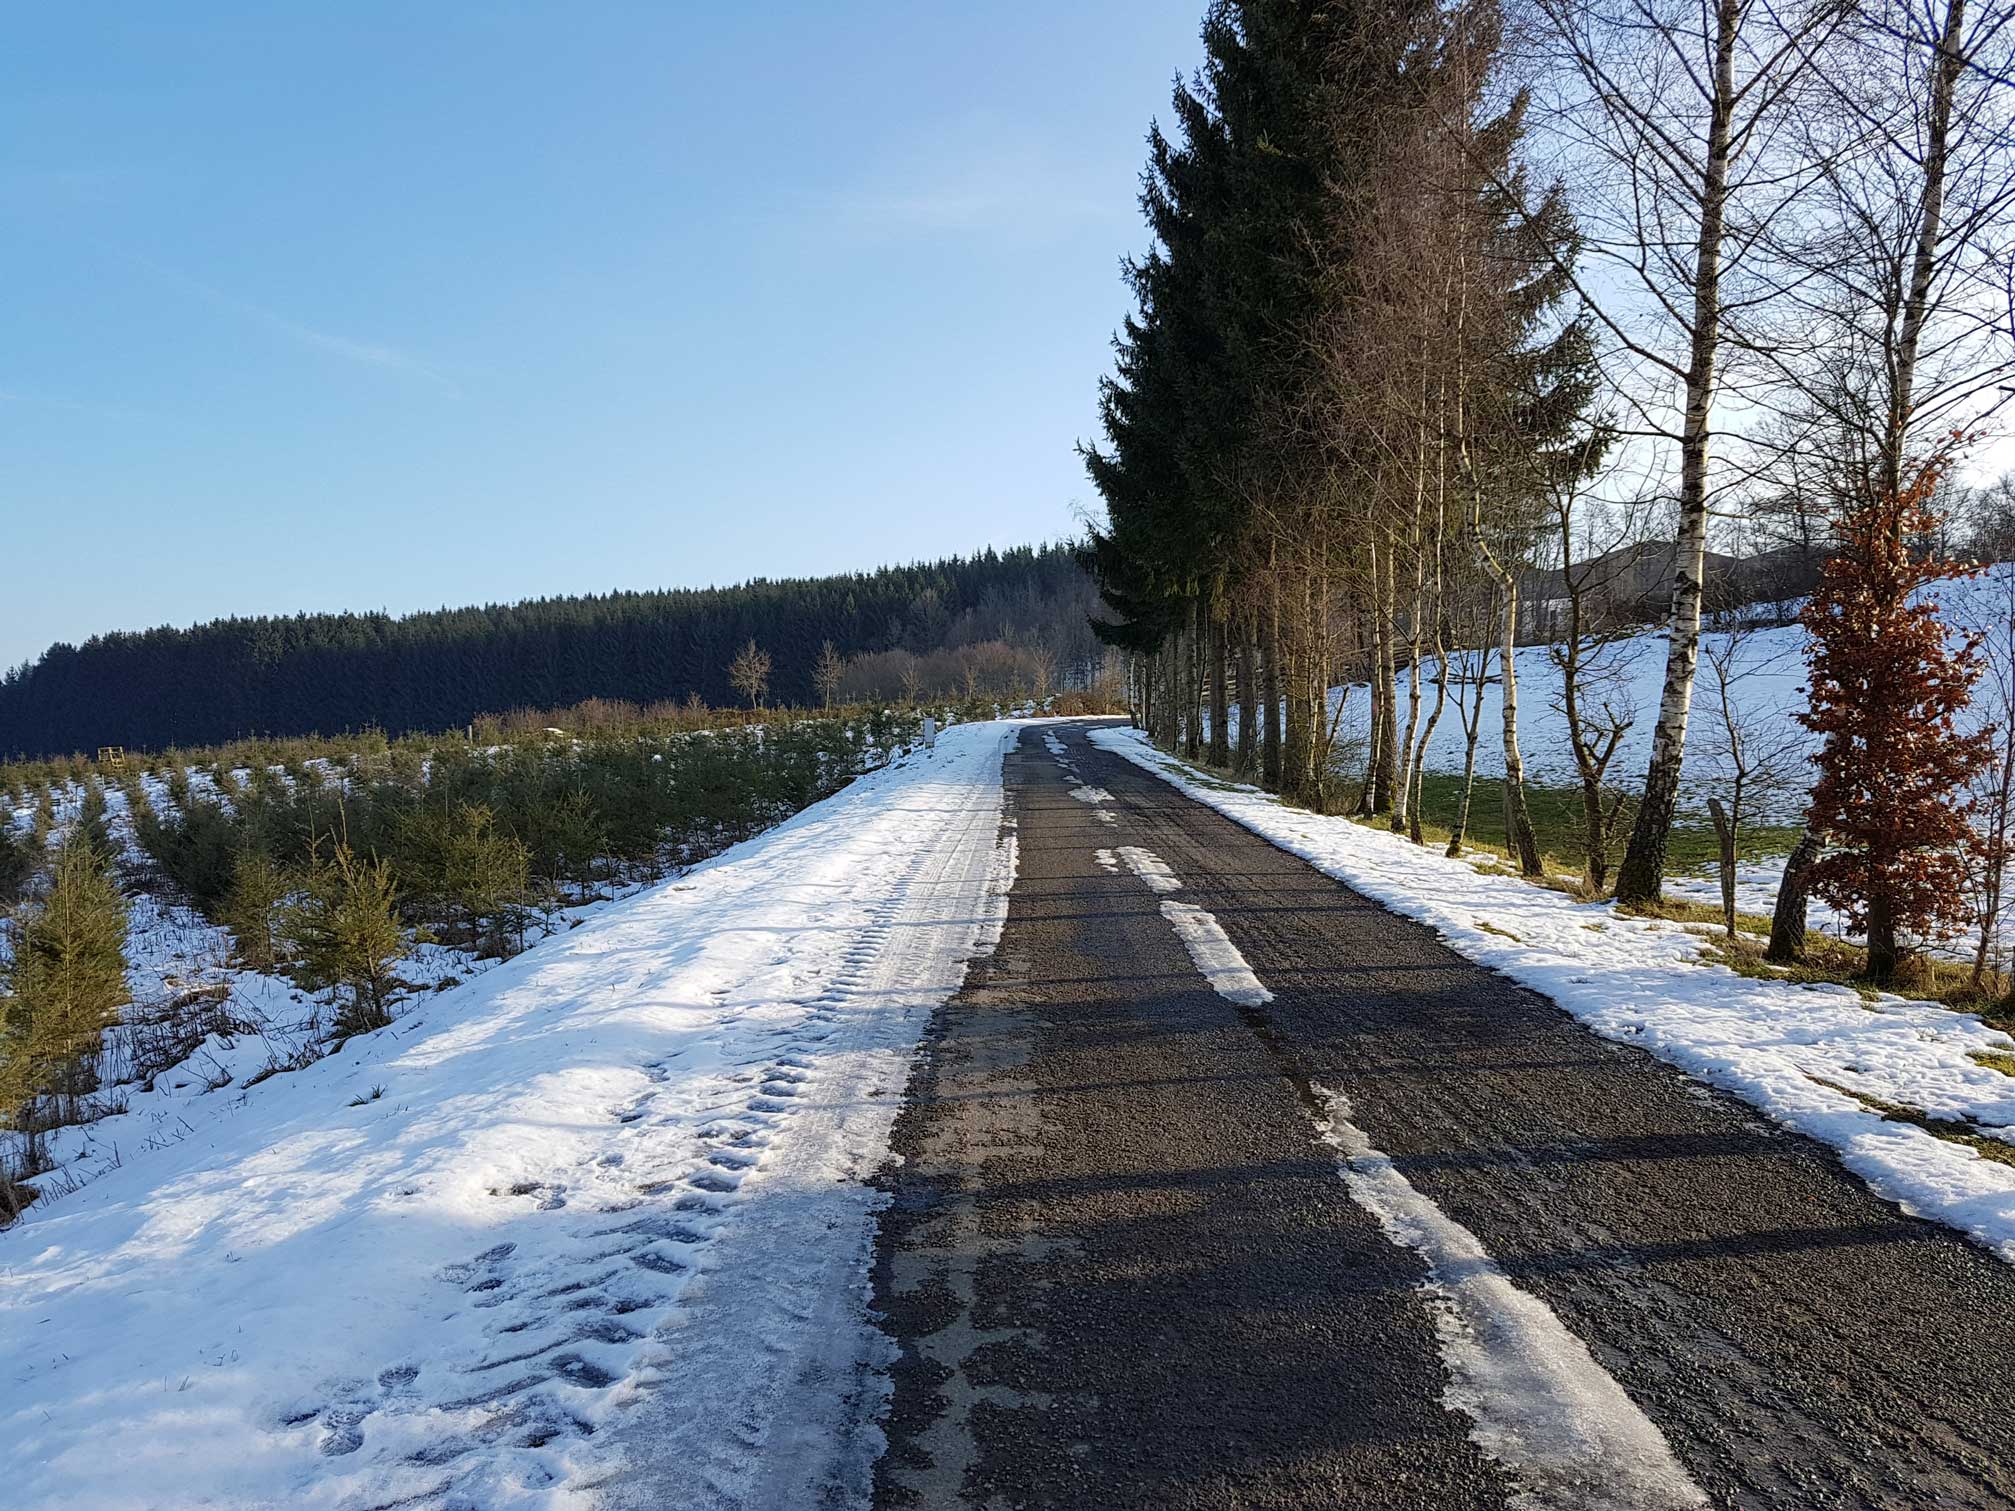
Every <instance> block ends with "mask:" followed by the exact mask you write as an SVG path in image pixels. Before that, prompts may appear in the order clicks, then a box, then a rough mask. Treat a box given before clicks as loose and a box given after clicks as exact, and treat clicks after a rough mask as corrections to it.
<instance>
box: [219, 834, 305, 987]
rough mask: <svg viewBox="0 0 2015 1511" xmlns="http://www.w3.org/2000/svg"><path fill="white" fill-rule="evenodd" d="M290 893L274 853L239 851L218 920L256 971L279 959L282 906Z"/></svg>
mask: <svg viewBox="0 0 2015 1511" xmlns="http://www.w3.org/2000/svg"><path fill="white" fill-rule="evenodd" d="M287 893H288V880H287V875H286V873H285V872H284V871H282V870H281V869H280V867H279V866H277V865H275V864H274V863H273V859H272V857H271V856H269V855H267V854H266V853H265V851H263V850H259V849H256V848H248V849H244V850H240V851H239V852H238V858H237V860H236V861H235V862H234V863H233V865H232V867H231V890H230V893H229V894H228V895H227V896H226V897H225V899H224V905H223V908H222V911H221V914H220V916H219V919H218V921H219V922H220V923H222V924H223V925H224V927H226V928H227V929H229V930H230V931H231V937H232V938H233V939H235V940H236V941H237V943H238V958H239V959H240V960H242V961H244V963H245V964H246V965H247V966H249V967H250V968H251V969H253V970H255V971H262V972H267V973H270V972H271V971H272V970H273V969H274V968H275V967H276V966H277V965H278V964H279V963H280V906H281V904H282V903H284V902H285V901H286V899H287Z"/></svg>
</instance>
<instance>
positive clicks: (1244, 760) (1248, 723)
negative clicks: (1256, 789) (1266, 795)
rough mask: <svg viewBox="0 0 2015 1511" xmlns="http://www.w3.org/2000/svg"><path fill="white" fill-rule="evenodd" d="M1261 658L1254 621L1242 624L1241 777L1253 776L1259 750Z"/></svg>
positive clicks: (1239, 663)
mask: <svg viewBox="0 0 2015 1511" xmlns="http://www.w3.org/2000/svg"><path fill="white" fill-rule="evenodd" d="M1248 621H1249V616H1248ZM1257 660H1258V657H1257V656H1256V655H1255V653H1254V647H1253V626H1252V624H1251V623H1250V622H1246V623H1242V624H1241V625H1240V626H1239V635H1238V760H1237V769H1238V774H1239V775H1240V776H1250V775H1252V769H1253V761H1254V752H1255V751H1256V749H1257V734H1258V730H1257V725H1258V723H1259V674H1258V671H1257V669H1256V665H1255V663H1256V662H1257Z"/></svg>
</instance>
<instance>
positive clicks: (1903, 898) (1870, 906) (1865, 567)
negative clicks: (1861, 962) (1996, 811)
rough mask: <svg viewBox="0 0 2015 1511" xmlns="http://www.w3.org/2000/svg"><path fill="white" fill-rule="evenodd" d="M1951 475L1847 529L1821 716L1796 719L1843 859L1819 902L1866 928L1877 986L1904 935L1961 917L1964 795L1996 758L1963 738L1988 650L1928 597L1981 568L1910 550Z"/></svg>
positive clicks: (1829, 832) (1820, 667)
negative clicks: (1814, 749)
mask: <svg viewBox="0 0 2015 1511" xmlns="http://www.w3.org/2000/svg"><path fill="white" fill-rule="evenodd" d="M1945 465H1946V463H1945V461H1944V459H1943V458H1939V459H1934V460H1933V461H1931V462H1929V463H1927V464H1925V465H1923V466H1922V467H1920V468H1918V469H1917V471H1916V472H1915V474H1914V475H1913V476H1912V477H1910V478H1909V479H1908V480H1907V481H1906V482H1905V484H1904V486H1903V487H1902V488H1900V489H1898V490H1896V491H1895V492H1893V493H1889V494H1886V495H1883V496H1880V497H1876V498H1874V499H1872V500H1870V501H1869V502H1867V503H1864V504H1860V505H1858V506H1855V507H1853V508H1852V509H1850V510H1849V511H1848V512H1847V513H1846V514H1844V515H1843V516H1842V517H1841V519H1840V521H1839V523H1838V536H1839V542H1840V544H1839V548H1838V551H1837V552H1836V554H1835V555H1834V556H1833V557H1832V558H1831V559H1830V560H1829V561H1828V562H1827V563H1826V566H1825V569H1824V572H1823V574H1822V576H1821V578H1820V583H1819V587H1818V589H1817V591H1815V592H1814V593H1813V595H1812V598H1811V600H1810V602H1809V603H1808V604H1807V606H1806V609H1805V615H1804V618H1805V624H1806V627H1807V628H1808V629H1809V630H1810V631H1811V632H1812V643H1811V646H1810V648H1809V649H1808V650H1807V652H1806V662H1807V666H1808V669H1809V672H1810V676H1811V699H1812V706H1811V710H1810V711H1809V712H1807V713H1804V714H1801V715H1799V718H1800V719H1801V720H1802V721H1803V723H1804V724H1805V726H1806V727H1807V728H1808V729H1811V730H1812V731H1814V732H1815V733H1817V734H1818V735H1820V736H1821V737H1822V740H1823V744H1822V745H1821V747H1820V750H1819V753H1818V755H1817V756H1816V757H1815V759H1816V760H1817V762H1818V765H1819V773H1820V774H1819V780H1818V782H1817V783H1816V784H1815V785H1814V786H1813V789H1812V804H1811V811H1810V816H1809V823H1810V825H1811V827H1812V829H1813V830H1815V831H1817V832H1819V833H1823V834H1824V835H1826V837H1827V839H1828V841H1829V842H1830V843H1831V844H1832V845H1833V846H1835V847H1836V848H1834V849H1833V850H1832V851H1831V853H1829V854H1827V855H1826V856H1825V857H1824V858H1822V859H1821V860H1820V861H1818V862H1817V863H1816V864H1815V865H1814V866H1813V868H1812V882H1813V890H1814V891H1816V892H1817V893H1818V894H1819V895H1820V896H1821V897H1823V898H1825V899H1826V900H1827V901H1828V902H1830V903H1832V904H1833V905H1834V906H1835V907H1837V908H1839V909H1840V910H1841V911H1842V912H1843V913H1844V914H1845V915H1846V917H1847V921H1848V925H1849V926H1850V927H1851V928H1855V929H1858V930H1862V931H1865V932H1866V934H1867V936H1868V973H1869V975H1870V976H1872V977H1875V978H1876V979H1878V980H1879V979H1886V978H1888V977H1891V976H1893V975H1894V974H1895V973H1896V968H1897V966H1898V964H1899V963H1900V961H1901V959H1902V955H1903V953H1904V946H1903V945H1902V944H1901V943H1900V942H1899V940H1900V939H1902V938H1923V937H1926V936H1933V935H1936V934H1938V933H1940V932H1942V931H1944V930H1946V929H1948V928H1950V927H1952V926H1954V925H1956V924H1959V923H1963V922H1964V921H1965V918H1966V890H1965V874H1964V864H1963V863H1964V860H1965V857H1966V855H1967V854H1968V852H1970V851H1971V850H1973V849H1974V848H1975V847H1976V846H1977V845H1978V843H1979V840H1978V837H1977V836H1976V834H1975V833H1974V830H1973V825H1972V822H1971V816H1972V807H1973V805H1972V802H1971V800H1970V799H1968V798H1967V797H1965V795H1964V789H1965V786H1966V783H1967V780H1968V778H1970V777H1971V776H1972V775H1973V773H1974V772H1975V771H1976V770H1977V769H1978V768H1979V767H1980V766H1981V764H1982V763H1983V762H1985V761H1986V760H1987V759H1988V758H1989V755H1990V753H1991V749H1992V745H1991V735H1990V733H1989V732H1987V731H1978V732H1974V733H1971V734H1967V733H1962V732H1961V731H1960V729H1959V727H1958V715H1959V713H1960V711H1961V710H1962V709H1964V708H1965V707H1966V705H1967V704H1968V702H1970V701H1971V698H1972V692H1973V684H1974V683H1975V682H1976V681H1977V680H1978V679H1979V676H1980V656H1979V651H1978V647H1977V644H1976V642H1975V641H1974V640H1971V639H1969V640H1967V641H1965V642H1963V643H1961V644H1959V645H1957V646H1955V645H1954V644H1953V643H1952V640H1951V638H1950V636H1949V635H1948V634H1947V630H1946V626H1945V624H1944V623H1943V621H1942V620H1941V619H1940V617H1939V611H1938V607H1937V605H1936V603H1935V602H1933V601H1931V600H1929V599H1928V598H1926V597H1924V596H1922V595H1920V593H1919V589H1922V588H1924V587H1926V586H1928V585H1930V584H1932V583H1935V582H1940V581H1945V580H1949V579H1952V578H1958V577H1965V576H1970V575H1971V574H1972V572H1973V570H1974V568H1973V567H1972V566H1971V564H1970V563H1965V562H1956V561H1953V560H1950V559H1948V558H1942V557H1940V556H1939V555H1937V554H1936V553H1934V552H1925V551H1918V550H1914V549H1913V543H1914V542H1917V541H1921V540H1922V539H1923V538H1924V537H1925V536H1927V535H1929V534H1930V532H1931V530H1932V527H1933V526H1934V525H1935V524H1936V523H1937V518H1938V517H1937V514H1936V513H1935V511H1934V509H1933V501H1934V499H1935V497H1936V494H1937V489H1938V484H1939V480H1940V478H1941V477H1942V476H1943V475H1944V470H1945Z"/></svg>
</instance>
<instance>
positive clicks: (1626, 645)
mask: <svg viewBox="0 0 2015 1511" xmlns="http://www.w3.org/2000/svg"><path fill="white" fill-rule="evenodd" d="M1936 592H1937V597H1938V600H1939V602H1940V604H1941V605H1942V607H1943V609H1944V612H1945V616H1946V619H1947V621H1948V622H1949V623H1950V624H1952V625H1953V626H1954V629H1955V632H1956V633H1960V634H1963V633H1968V632H1972V631H1982V632H1987V633H1988V635H1989V638H1990V639H1992V638H1995V636H1994V631H1995V628H1996V627H1997V626H1999V627H2000V628H1999V637H1998V638H1999V639H2001V640H2004V641H2005V640H2006V639H2007V638H2008V629H2007V626H2008V623H2009V620H2010V616H2011V614H2015V563H2009V562H2003V563H2000V564H1998V565H1996V566H1994V567H1991V568H1989V569H1988V571H1987V572H1985V573H1984V574H1982V575H1981V576H1980V577H1977V578H1973V579H1970V580H1967V581H1964V582H1955V583H1948V584H1944V585H1942V586H1941V587H1939V588H1938V589H1937V590H1936ZM1807 638H1808V637H1807V635H1806V633H1805V630H1804V629H1803V627H1801V626H1799V625H1796V624H1791V625H1785V626H1782V627H1771V628H1760V629H1750V630H1746V631H1742V632H1739V633H1735V634H1729V633H1725V632H1724V633H1713V632H1710V633H1706V634H1703V635H1702V636H1701V658H1700V670H1699V680H1698V682H1697V683H1696V685H1695V688H1694V695H1693V713H1692V718H1691V721H1690V726H1689V729H1688V734H1687V748H1686V761H1685V765H1684V767H1683V769H1682V774H1681V781H1680V802H1681V805H1682V807H1684V808H1686V809H1688V810H1689V811H1691V812H1693V813H1694V814H1696V815H1698V816H1703V817H1704V815H1705V811H1706V802H1707V799H1708V798H1709V797H1710V796H1714V795H1716V794H1720V795H1721V796H1723V797H1724V799H1725V798H1726V796H1727V783H1728V779H1729V776H1730V761H1729V757H1728V755H1727V749H1728V724H1729V722H1730V720H1729V719H1727V718H1724V717H1723V714H1722V709H1721V699H1720V681H1719V678H1718V677H1717V673H1716V671H1715V666H1716V663H1717V662H1719V663H1722V664H1723V665H1725V667H1726V678H1727V685H1728V689H1729V704H1730V709H1731V712H1732V715H1733V720H1732V721H1733V722H1734V724H1735V725H1736V727H1737V728H1738V730H1741V731H1743V732H1744V733H1746V734H1747V736H1748V738H1749V742H1750V745H1751V748H1752V750H1753V751H1758V752H1759V753H1762V752H1767V753H1768V754H1770V755H1771V756H1773V757H1774V761H1773V763H1772V764H1773V765H1774V766H1775V768H1776V771H1775V775H1776V777H1777V780H1776V781H1775V782H1768V783H1764V784H1763V786H1762V787H1761V789H1760V790H1757V791H1755V792H1754V793H1752V801H1751V802H1750V803H1749V804H1748V806H1749V808H1750V816H1751V817H1752V818H1759V819H1760V818H1767V819H1771V820H1774V821H1777V822H1783V823H1795V822H1797V821H1798V820H1799V818H1800V817H1801V816H1802V814H1803V805H1804V794H1805V790H1806V788H1807V787H1808V786H1809V785H1810V777H1811V772H1810V768H1809V767H1808V766H1807V765H1806V761H1805V758H1806V757H1807V756H1808V755H1809V754H1810V752H1811V751H1813V750H1814V749H1815V748H1816V744H1817V742H1816V739H1815V737H1814V736H1813V735H1812V734H1811V733H1810V732H1808V731H1807V730H1806V729H1805V728H1804V727H1803V726H1802V725H1800V724H1798V722H1797V721H1796V719H1795V718H1794V717H1793V715H1795V714H1797V713H1798V712H1800V711H1802V710H1803V709H1804V708H1805V707H1806V698H1805V646H1806V642H1807ZM1665 653H1666V643H1665V635H1664V632H1663V631H1651V632H1647V633H1645V634H1641V635H1635V636H1632V637H1630V638H1628V639H1625V640H1621V641H1618V642H1617V643H1616V644H1615V645H1613V646H1611V647H1609V648H1608V649H1606V650H1605V651H1604V652H1603V653H1602V655H1601V656H1600V657H1599V659H1598V661H1597V663H1596V670H1595V672H1594V675H1593V680H1592V684H1591V686H1592V688H1593V690H1594V692H1595V694H1596V701H1607V702H1608V703H1609V704H1610V705H1611V706H1612V707H1614V708H1615V709H1616V710H1618V711H1619V712H1621V713H1625V714H1627V715H1628V716H1629V717H1630V719H1631V723H1630V727H1629V729H1628V730H1627V731H1626V732H1625V734H1624V736H1623V740H1622V742H1621V744H1620V745H1619V746H1618V747H1617V752H1616V756H1615V759H1614V761H1613V763H1612V764H1611V766H1610V771H1609V775H1610V779H1611V780H1612V782H1613V783H1614V785H1616V786H1618V787H1624V788H1628V787H1632V786H1634V785H1636V784H1637V783H1639V782H1641V781H1642V780H1643V777H1644V770H1645V768H1646V766H1648V765H1649V764H1650V761H1651V732H1652V724H1653V722H1654V720H1655V719H1656V717H1657V713H1658V700H1659V693H1660V690H1661V688H1662V687H1663V683H1664V677H1665ZM1472 657H1473V653H1472ZM1516 667H1517V672H1518V727H1519V740H1518V745H1519V753H1520V755H1521V756H1523V758H1524V761H1525V772H1526V777H1527V779H1528V780H1530V781H1532V782H1535V783H1538V784H1540V785H1542V786H1558V787H1573V786H1577V785H1578V784H1579V776H1578V774H1577V772H1576V770H1575V765H1574V756H1573V752H1572V750H1571V748H1570V746H1569V744H1568V739H1567V720H1566V716H1565V715H1564V714H1563V713H1562V712H1561V706H1560V703H1561V700H1560V685H1561V674H1560V668H1559V667H1558V666H1557V665H1556V664H1555V662H1554V659H1553V653H1552V650H1551V648H1550V647H1548V646H1544V645H1530V646H1523V647H1521V648H1520V649H1519V651H1518V653H1517V657H1516ZM1433 674H1434V664H1433V660H1432V657H1431V656H1430V657H1429V659H1428V661H1427V664H1426V665H1425V667H1424V668H1423V670H1422V686H1421V700H1422V709H1421V722H1422V725H1423V727H1424V726H1425V723H1426V719H1427V713H1428V710H1429V709H1430V708H1431V707H1432V705H1433V701H1434V684H1433ZM1491 677H1492V680H1491V681H1490V683H1489V684H1488V685H1487V686H1486V687H1485V688H1484V690H1483V715H1482V724H1481V726H1480V734H1479V736H1478V739H1477V742H1476V770H1477V774H1478V775H1479V776H1483V777H1493V778H1494V777H1502V776H1503V775H1504V747H1503V743H1502V737H1501V734H1500V729H1501V726H1502V722H1503V718H1504V711H1503V684H1502V682H1501V681H1499V680H1498V678H1497V661H1496V658H1495V657H1493V658H1492V660H1491ZM1398 688H1399V712H1400V717H1401V719H1402V720H1403V719H1404V718H1405V717H1406V709H1407V701H1406V700H1407V679H1406V677H1405V675H1404V673H1403V672H1402V674H1401V676H1400V678H1399V681H1398ZM1986 694H1987V689H1985V688H1983V689H1982V690H1981V697H1980V699H1979V700H1978V701H1977V703H1976V707H1975V709H1974V711H1973V714H1972V715H1971V718H1972V720H1973V722H1974V723H1975V724H1978V723H1984V722H1992V721H1994V720H1996V719H1998V718H2000V717H2001V715H2000V713H1999V712H1998V711H1997V710H1996V709H1994V708H1993V707H1992V706H1991V701H1992V700H1991V698H1989V697H1987V696H1986ZM1339 698H1340V699H1341V700H1342V703H1343V716H1342V719H1341V721H1340V722H1339V723H1338V725H1337V738H1338V740H1339V741H1340V742H1342V743H1343V744H1345V745H1347V746H1348V745H1355V746H1358V747H1361V746H1362V744H1363V742H1364V741H1365V740H1366V739H1368V738H1369V733H1370V720H1371V697H1370V693H1369V690H1368V689H1367V688H1366V687H1365V686H1364V685H1363V684H1361V683H1360V684H1358V685H1357V686H1354V687H1351V688H1347V689H1346V688H1334V689H1332V690H1331V693H1330V708H1331V711H1332V713H1334V711H1335V708H1336V704H1337V700H1338V699H1339ZM1454 699H1455V688H1454V687H1453V685H1451V687H1450V692H1449V700H1450V701H1449V707H1448V709H1447V711H1446V712H1445V713H1443V715H1442V717H1441V721H1440V723H1439V724H1437V725H1436V726H1435V730H1434V736H1433V739H1432V741H1431V742H1430V743H1429V746H1428V752H1427V765H1428V769H1429V770H1430V771H1437V772H1460V771H1461V770H1462V763H1463V754H1464V746H1465V743H1466V737H1465V735H1464V733H1463V728H1462V722H1461V720H1460V718H1459V717H1458V716H1457V713H1456V710H1455V704H1454ZM1359 758H1360V759H1361V757H1359Z"/></svg>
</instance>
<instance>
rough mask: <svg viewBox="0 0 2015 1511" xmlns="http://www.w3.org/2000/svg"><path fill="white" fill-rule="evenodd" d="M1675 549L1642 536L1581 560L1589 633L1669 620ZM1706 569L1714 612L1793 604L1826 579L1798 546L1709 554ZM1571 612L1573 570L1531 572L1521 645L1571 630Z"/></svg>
mask: <svg viewBox="0 0 2015 1511" xmlns="http://www.w3.org/2000/svg"><path fill="white" fill-rule="evenodd" d="M1676 550H1677V548H1676V546H1675V545H1674V543H1673V542H1672V541H1669V540H1645V541H1635V542H1633V543H1631V544H1630V545H1625V546H1618V547H1617V548H1616V549H1615V550H1613V551H1606V552H1604V553H1603V554H1602V555H1600V556H1596V557H1592V558H1590V559H1589V560H1587V561H1585V562H1578V563H1576V565H1575V567H1574V574H1573V575H1574V580H1575V581H1577V582H1579V583H1580V584H1582V594H1583V598H1582V612H1583V614H1584V615H1585V616H1586V621H1587V624H1588V626H1589V628H1590V630H1592V631H1596V632H1600V631H1603V630H1608V629H1615V628H1619V627H1623V626H1634V625H1655V624H1658V623H1660V622H1662V621H1663V620H1664V618H1665V616H1666V614H1667V613H1668V612H1669V611H1670V609H1671V605H1672V579H1673V577H1674V576H1675V575H1676V572H1677V567H1676V558H1675V552H1676ZM1705 566H1706V570H1705V573H1704V588H1705V594H1706V596H1705V600H1704V603H1703V608H1704V609H1705V611H1706V612H1707V613H1708V614H1710V615H1714V614H1725V613H1729V612H1733V611H1739V610H1744V609H1748V608H1751V607H1753V606H1755V605H1759V604H1783V603H1786V602H1788V601H1789V600H1791V599H1795V598H1800V597H1803V596H1804V595H1805V594H1806V593H1808V592H1810V591H1811V589H1812V585H1813V584H1814V583H1815V582H1816V581H1817V580H1818V577H1819V557H1818V556H1817V555H1816V554H1815V553H1812V552H1809V551H1807V550H1806V549H1805V548H1804V547H1802V546H1795V545H1794V546H1783V547H1780V548H1778V549H1777V550H1774V551H1765V552H1762V553H1760V554H1759V555H1755V556H1728V555H1724V554H1723V553H1722V552H1719V551H1709V552H1708V553H1707V558H1706V564H1705ZM1568 609H1569V597H1568V577H1567V574H1566V573H1564V572H1563V571H1561V569H1560V568H1558V567H1548V568H1544V569H1534V570H1531V571H1528V572H1526V573H1525V574H1524V576H1523V577H1522V578H1521V580H1520V582H1519V587H1518V639H1519V643H1520V644H1522V645H1532V644H1536V643H1539V642H1542V641H1547V640H1555V639H1558V638H1559V637H1560V636H1562V635H1564V634H1565V633H1566V632H1567V620H1568ZM1745 617H1747V616H1745ZM1787 617H1788V616H1787Z"/></svg>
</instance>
